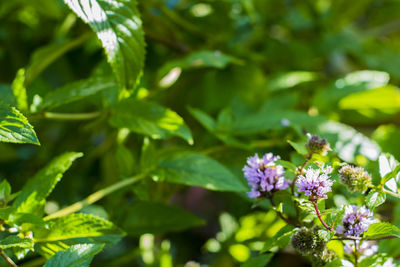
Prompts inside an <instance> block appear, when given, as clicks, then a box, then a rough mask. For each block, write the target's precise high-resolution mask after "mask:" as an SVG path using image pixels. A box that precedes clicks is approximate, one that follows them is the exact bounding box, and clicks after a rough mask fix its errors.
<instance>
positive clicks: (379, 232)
mask: <svg viewBox="0 0 400 267" xmlns="http://www.w3.org/2000/svg"><path fill="white" fill-rule="evenodd" d="M388 236H395V237H398V238H400V230H399V229H398V228H397V227H396V226H394V225H393V224H390V223H387V222H380V223H374V224H371V225H370V226H369V228H368V230H367V231H366V232H364V238H367V239H379V238H384V237H388Z"/></svg>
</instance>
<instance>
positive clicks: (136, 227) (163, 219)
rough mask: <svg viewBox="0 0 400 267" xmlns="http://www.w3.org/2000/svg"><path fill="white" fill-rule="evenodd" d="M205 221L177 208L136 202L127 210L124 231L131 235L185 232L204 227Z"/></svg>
mask: <svg viewBox="0 0 400 267" xmlns="http://www.w3.org/2000/svg"><path fill="white" fill-rule="evenodd" d="M204 223H205V221H203V220H202V219H200V218H198V217H196V216H195V215H193V214H191V213H189V212H187V211H185V210H183V209H181V208H179V207H176V206H170V205H165V204H162V203H152V202H136V203H134V204H133V205H132V206H130V207H128V209H127V210H126V216H125V219H124V223H123V229H125V230H126V231H127V233H128V234H129V235H133V236H139V235H142V234H145V233H152V234H160V233H166V232H177V231H183V230H186V229H188V228H192V227H196V226H200V225H204Z"/></svg>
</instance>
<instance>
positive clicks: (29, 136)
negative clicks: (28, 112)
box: [0, 102, 40, 145]
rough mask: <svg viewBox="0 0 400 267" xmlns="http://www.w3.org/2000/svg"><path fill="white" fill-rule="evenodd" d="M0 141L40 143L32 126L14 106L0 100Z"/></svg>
mask: <svg viewBox="0 0 400 267" xmlns="http://www.w3.org/2000/svg"><path fill="white" fill-rule="evenodd" d="M0 142H9V143H30V144H35V145H40V143H39V140H38V138H37V137H36V133H35V131H34V130H33V127H32V126H31V125H30V124H29V122H28V120H27V119H26V118H25V117H24V115H22V114H21V113H20V112H19V111H18V110H17V109H16V108H14V107H10V106H8V105H6V104H3V103H1V102H0Z"/></svg>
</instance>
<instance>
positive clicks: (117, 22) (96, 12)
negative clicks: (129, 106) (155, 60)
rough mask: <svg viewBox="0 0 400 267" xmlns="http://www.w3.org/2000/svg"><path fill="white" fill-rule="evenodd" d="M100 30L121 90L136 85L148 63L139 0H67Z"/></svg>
mask: <svg viewBox="0 0 400 267" xmlns="http://www.w3.org/2000/svg"><path fill="white" fill-rule="evenodd" d="M64 1H65V3H66V4H67V5H68V6H69V7H70V8H71V9H72V10H73V11H74V12H75V13H76V14H77V15H78V16H79V17H80V18H81V19H82V20H83V21H84V22H86V23H88V24H89V26H90V27H91V28H92V29H93V31H95V32H96V34H97V37H98V38H99V40H100V41H101V43H102V45H103V48H104V50H105V52H106V55H107V60H108V62H109V63H110V65H111V67H112V69H113V71H114V73H115V75H116V78H117V81H118V85H119V88H120V89H121V90H129V89H132V88H134V87H135V85H136V83H137V81H138V79H139V76H140V73H141V71H142V69H143V65H144V57H145V42H144V36H143V29H142V22H141V20H140V17H139V11H138V10H137V7H136V5H137V2H136V1H135V0H115V1H108V0H93V1H91V2H90V4H89V2H87V1H84V0H64Z"/></svg>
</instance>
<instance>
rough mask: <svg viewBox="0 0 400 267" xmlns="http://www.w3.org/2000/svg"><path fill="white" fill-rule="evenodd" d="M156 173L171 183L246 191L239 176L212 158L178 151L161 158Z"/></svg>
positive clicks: (221, 189)
mask: <svg viewBox="0 0 400 267" xmlns="http://www.w3.org/2000/svg"><path fill="white" fill-rule="evenodd" d="M155 175H156V176H158V177H159V178H160V179H162V180H165V181H166V182H170V183H178V184H185V185H191V186H201V187H204V188H207V189H210V190H217V191H240V192H243V191H246V190H247V188H246V186H244V184H243V183H242V181H241V180H239V178H238V177H236V176H235V175H233V174H232V173H231V172H230V171H229V170H228V169H227V168H225V167H224V166H223V165H221V164H220V163H218V162H217V161H215V160H214V159H212V158H209V157H206V156H203V155H201V154H196V153H186V152H183V153H176V154H172V155H166V156H164V157H162V158H160V160H159V162H158V168H157V169H156V171H155Z"/></svg>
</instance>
